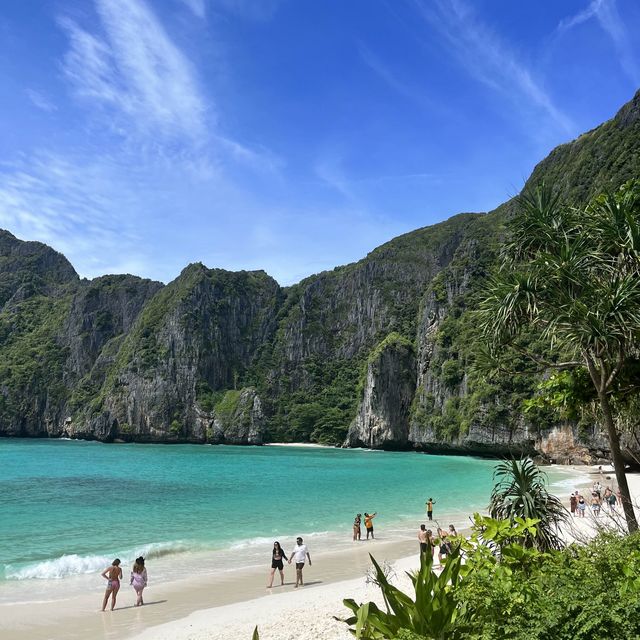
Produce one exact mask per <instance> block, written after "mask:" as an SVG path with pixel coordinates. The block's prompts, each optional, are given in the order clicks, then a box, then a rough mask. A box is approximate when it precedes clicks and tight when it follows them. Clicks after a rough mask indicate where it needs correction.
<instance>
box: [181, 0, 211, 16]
mask: <svg viewBox="0 0 640 640" xmlns="http://www.w3.org/2000/svg"><path fill="white" fill-rule="evenodd" d="M181 1H182V2H184V4H186V5H187V7H189V9H191V11H192V12H193V14H194V15H196V16H197V17H198V18H204V17H205V15H206V14H207V6H206V3H205V0H181Z"/></svg>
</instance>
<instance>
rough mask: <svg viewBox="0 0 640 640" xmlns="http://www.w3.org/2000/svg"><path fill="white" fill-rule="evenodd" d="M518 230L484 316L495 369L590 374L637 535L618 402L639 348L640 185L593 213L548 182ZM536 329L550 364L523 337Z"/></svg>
mask: <svg viewBox="0 0 640 640" xmlns="http://www.w3.org/2000/svg"><path fill="white" fill-rule="evenodd" d="M510 231H511V236H510V239H509V241H508V242H507V243H506V245H505V249H504V253H503V261H502V266H501V268H500V270H499V272H498V273H497V275H496V276H495V277H494V278H493V279H492V280H491V281H490V283H489V285H488V287H487V290H486V292H485V298H484V300H483V302H482V304H481V309H480V316H481V328H482V331H483V333H484V336H485V339H486V342H487V344H488V346H489V352H490V354H491V355H492V357H493V358H494V361H495V362H499V361H500V360H503V361H504V358H505V357H509V355H510V354H511V355H513V353H514V352H515V353H519V354H520V355H523V356H526V357H528V358H530V359H531V360H534V361H536V362H537V363H538V364H539V365H540V367H541V368H542V369H549V368H555V369H561V370H562V369H575V368H579V367H584V368H586V370H587V371H588V372H589V377H590V379H591V383H592V384H593V387H594V389H595V393H596V395H597V398H598V405H599V409H600V412H601V414H602V420H603V422H604V425H605V427H606V430H607V434H608V438H609V445H610V450H611V457H612V460H613V464H614V468H615V472H616V479H617V482H618V486H619V488H620V493H621V496H622V506H623V509H624V513H625V518H626V521H627V527H628V529H629V531H630V532H633V531H637V529H638V523H637V521H636V517H635V514H634V510H633V504H632V502H631V498H630V494H629V487H628V484H627V478H626V475H625V465H624V458H623V456H622V452H621V449H620V434H619V432H618V429H617V428H616V424H615V422H614V416H613V408H612V402H611V396H612V394H613V392H614V391H615V389H616V384H617V382H618V380H619V379H620V377H621V375H622V373H623V372H624V370H625V366H626V365H627V363H628V362H629V360H630V359H631V358H632V357H633V356H634V355H635V354H636V353H637V352H638V348H639V346H640V185H639V184H638V183H637V182H633V181H632V182H628V183H626V184H625V185H623V186H622V187H621V188H620V190H619V191H617V192H616V193H605V194H603V195H600V196H598V197H597V198H595V199H594V200H593V201H592V202H591V203H590V204H589V206H587V207H586V208H584V209H577V208H575V207H569V206H566V205H564V204H563V203H562V202H561V201H560V200H559V198H558V196H557V195H554V193H553V191H552V190H551V189H550V188H548V187H547V186H545V185H544V184H543V185H540V186H537V187H535V188H533V189H528V190H525V192H523V194H522V195H521V196H520V197H519V198H518V210H517V213H516V214H515V215H514V217H513V218H512V220H511V222H510ZM531 331H533V332H536V333H537V334H538V335H539V337H540V338H542V339H544V342H545V343H546V345H547V346H548V349H549V352H550V353H551V356H550V357H546V358H545V357H542V355H541V354H540V353H539V352H538V353H536V352H534V351H533V350H532V349H531V348H529V347H528V346H527V345H528V343H527V342H526V341H524V340H522V334H523V333H526V332H531ZM529 344H530V343H529Z"/></svg>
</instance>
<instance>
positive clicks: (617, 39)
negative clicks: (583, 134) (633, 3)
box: [556, 0, 640, 88]
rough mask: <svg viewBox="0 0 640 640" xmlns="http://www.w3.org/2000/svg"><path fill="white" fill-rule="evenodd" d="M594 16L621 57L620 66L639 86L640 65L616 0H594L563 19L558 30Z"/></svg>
mask: <svg viewBox="0 0 640 640" xmlns="http://www.w3.org/2000/svg"><path fill="white" fill-rule="evenodd" d="M592 18H595V19H596V20H597V21H598V23H599V24H600V26H601V27H602V29H603V30H604V31H605V33H606V34H607V35H608V36H609V37H610V38H611V40H612V42H613V45H614V46H615V48H616V51H617V53H618V57H619V59H620V66H621V67H622V69H623V71H624V72H625V73H626V74H627V76H628V77H629V78H630V79H631V81H632V82H633V84H634V87H636V88H637V87H638V85H640V66H639V64H638V61H637V58H636V55H635V51H634V48H633V44H632V40H631V36H630V35H629V31H628V29H627V28H626V26H625V24H624V22H623V21H622V18H621V17H620V13H619V12H618V7H617V5H616V1H615V0H592V1H591V2H590V3H589V5H588V6H587V7H586V8H585V9H583V10H582V11H580V12H578V13H576V14H575V15H573V16H569V17H568V18H564V19H563V20H561V21H560V23H559V24H558V27H557V29H556V31H557V33H558V34H559V35H561V34H563V33H565V32H567V31H569V30H570V29H573V28H574V27H577V26H579V25H581V24H583V23H584V22H587V21H588V20H591V19H592Z"/></svg>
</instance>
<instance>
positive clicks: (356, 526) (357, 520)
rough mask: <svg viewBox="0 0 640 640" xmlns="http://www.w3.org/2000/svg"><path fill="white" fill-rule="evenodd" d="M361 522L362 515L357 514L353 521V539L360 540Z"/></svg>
mask: <svg viewBox="0 0 640 640" xmlns="http://www.w3.org/2000/svg"><path fill="white" fill-rule="evenodd" d="M361 522H362V514H361V513H357V514H356V517H355V520H354V521H353V539H354V540H360V539H361V536H362V533H361V529H360V523H361Z"/></svg>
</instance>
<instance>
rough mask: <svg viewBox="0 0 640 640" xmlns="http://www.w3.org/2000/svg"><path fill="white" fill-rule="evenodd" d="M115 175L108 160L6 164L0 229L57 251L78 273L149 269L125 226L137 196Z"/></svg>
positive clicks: (46, 157) (41, 157) (44, 157)
mask: <svg viewBox="0 0 640 640" xmlns="http://www.w3.org/2000/svg"><path fill="white" fill-rule="evenodd" d="M116 173H117V168H116V167H115V166H112V165H111V164H110V162H109V161H108V160H106V159H103V160H101V161H100V162H99V163H87V162H86V161H85V162H80V161H78V162H70V161H69V160H68V159H66V158H64V157H62V156H60V155H55V154H48V153H41V154H38V155H36V156H35V157H32V158H30V159H29V161H28V162H21V163H16V164H13V165H9V166H5V167H4V170H3V171H1V172H0V227H1V228H6V229H10V230H11V232H12V233H14V234H16V235H17V236H18V237H20V238H24V239H27V240H40V241H41V242H44V243H46V244H48V245H50V246H52V247H54V248H55V249H57V250H58V251H61V252H62V253H64V254H65V255H66V256H67V257H68V258H69V259H70V260H71V261H72V263H73V264H74V266H75V267H76V269H78V271H79V273H80V274H81V275H82V276H86V277H94V276H97V275H102V274H104V273H114V272H132V273H141V272H144V273H149V272H150V269H149V268H148V265H147V264H146V261H145V257H144V254H143V253H142V252H141V251H140V250H139V246H140V244H141V243H140V238H139V237H137V235H136V234H135V233H134V232H133V231H132V229H131V227H130V226H129V219H130V216H131V213H132V212H133V211H135V210H136V209H137V207H138V206H139V203H138V199H137V197H136V196H134V195H133V193H132V192H131V191H129V190H128V189H126V188H123V185H122V183H121V182H120V181H119V180H118V179H117V176H116ZM116 185H117V186H116ZM136 247H137V249H136Z"/></svg>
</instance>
